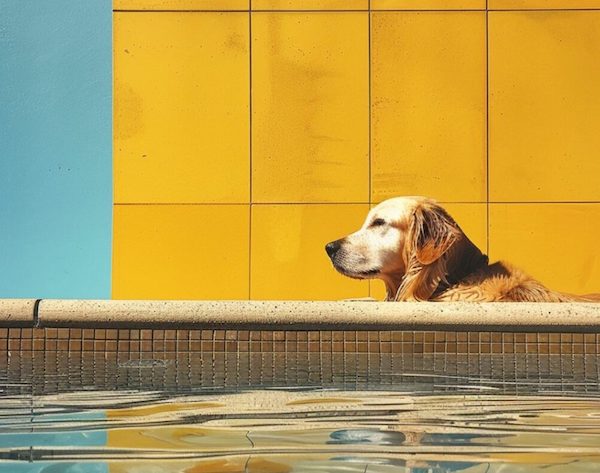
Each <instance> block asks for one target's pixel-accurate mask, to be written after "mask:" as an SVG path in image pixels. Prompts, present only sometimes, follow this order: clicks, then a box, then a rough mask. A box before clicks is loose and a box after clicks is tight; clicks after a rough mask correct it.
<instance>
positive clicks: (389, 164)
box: [372, 12, 486, 202]
mask: <svg viewBox="0 0 600 473" xmlns="http://www.w3.org/2000/svg"><path fill="white" fill-rule="evenodd" d="M485 94H486V46H485V13H483V12H481V13H480V12H440V13H438V12H424V13H420V12H416V13H415V12H376V13H373V14H372V131H373V148H372V199H373V201H376V202H379V201H381V200H384V199H386V198H389V197H393V196H397V195H414V194H417V195H427V196H431V197H434V198H437V199H438V200H440V201H447V202H457V201H463V202H464V201H466V202H469V201H472V202H481V201H485V198H486V96H485Z"/></svg>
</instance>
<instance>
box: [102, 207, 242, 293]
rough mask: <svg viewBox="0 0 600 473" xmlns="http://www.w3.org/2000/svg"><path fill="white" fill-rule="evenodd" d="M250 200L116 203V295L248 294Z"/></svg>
mask: <svg viewBox="0 0 600 473" xmlns="http://www.w3.org/2000/svg"><path fill="white" fill-rule="evenodd" d="M248 239H249V209H248V206H247V205H116V206H115V207H114V237H113V279H112V280H113V298H115V299H247V298H248V286H249V281H248V279H249V278H248V271H249V248H248V246H249V245H248Z"/></svg>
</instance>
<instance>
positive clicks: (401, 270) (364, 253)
mask: <svg viewBox="0 0 600 473" xmlns="http://www.w3.org/2000/svg"><path fill="white" fill-rule="evenodd" d="M325 250H326V251H327V254H328V255H329V258H330V259H331V262H332V263H333V266H334V267H335V269H336V270H337V271H339V272H340V273H342V274H344V275H346V276H349V277H351V278H356V279H372V278H378V279H382V280H383V281H384V283H385V287H386V292H387V297H386V300H387V301H479V302H486V301H487V302H494V301H527V302H565V301H600V295H596V294H593V295H587V296H572V295H569V294H563V293H560V292H556V291H552V290H550V289H548V288H546V287H545V286H544V285H543V284H541V283H540V282H538V281H536V280H535V279H532V278H531V277H529V276H528V275H527V274H525V273H524V272H523V271H521V270H520V269H517V268H515V267H513V266H511V265H509V264H507V263H504V262H496V263H493V264H489V263H488V257H487V256H486V255H484V254H483V253H482V252H481V251H480V250H479V249H478V248H477V247H476V246H475V245H474V244H473V243H472V242H471V240H469V238H468V237H467V236H466V235H465V234H464V232H463V231H462V230H461V229H460V227H459V226H458V224H457V223H456V222H455V221H454V219H453V218H452V217H451V216H450V215H449V214H448V213H447V212H446V211H445V210H444V209H443V208H442V207H441V206H440V205H438V204H437V203H436V202H435V201H433V200H431V199H428V198H425V197H397V198H394V199H389V200H386V201H384V202H382V203H381V204H379V205H377V206H376V207H374V208H373V209H372V210H371V211H370V212H369V214H368V215H367V218H366V220H365V222H364V224H363V226H362V227H361V228H360V229H359V230H358V231H357V232H355V233H352V234H351V235H348V236H347V237H345V238H342V239H339V240H336V241H332V242H330V243H328V244H327V245H326V246H325Z"/></svg>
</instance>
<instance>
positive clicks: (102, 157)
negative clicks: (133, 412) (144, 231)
mask: <svg viewBox="0 0 600 473" xmlns="http://www.w3.org/2000/svg"><path fill="white" fill-rule="evenodd" d="M111 23H112V18H111V0H85V1H73V0H42V1H40V0H0V297H35V298H38V297H39V298H52V297H61V298H63V297H64V298H109V297H110V261H111V237H112V236H111V234H112V221H111V220H112V105H111V104H112V95H111V94H112V91H111V89H112V87H111V82H112V78H111V74H112V30H111V28H112V24H111Z"/></svg>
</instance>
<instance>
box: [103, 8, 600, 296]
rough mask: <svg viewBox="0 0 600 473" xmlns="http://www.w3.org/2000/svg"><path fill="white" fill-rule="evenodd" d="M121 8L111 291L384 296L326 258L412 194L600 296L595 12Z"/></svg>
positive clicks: (555, 276) (536, 269) (551, 276)
mask: <svg viewBox="0 0 600 473" xmlns="http://www.w3.org/2000/svg"><path fill="white" fill-rule="evenodd" d="M486 4H487V5H486ZM114 9H115V13H114V69H115V70H114V97H115V99H114V100H115V103H114V182H115V184H114V186H115V189H114V201H115V206H114V244H113V246H114V250H113V297H115V298H142V299H154V298H157V299H248V298H252V299H342V298H350V297H364V296H368V295H371V296H374V297H377V298H382V297H383V295H384V292H383V285H382V284H380V283H379V282H377V281H372V282H370V283H369V282H368V281H355V280H351V279H348V278H345V277H343V276H341V275H339V274H337V273H336V272H335V271H334V270H333V268H332V267H331V264H330V263H329V260H328V258H327V256H326V254H325V251H324V245H325V244H326V243H327V242H328V241H331V240H333V239H337V238H339V237H341V236H343V235H345V234H347V233H350V232H351V231H353V230H355V229H356V228H358V226H359V225H360V223H361V222H362V220H363V218H364V216H365V215H366V213H367V211H368V209H369V207H371V206H373V205H374V204H376V203H377V202H379V201H381V200H383V199H385V198H388V197H392V196H395V195H406V194H420V195H428V196H432V197H435V198H437V199H438V200H440V201H441V202H443V204H444V206H445V207H446V208H447V209H448V210H449V211H450V213H451V214H452V215H453V216H454V217H455V218H456V220H457V221H458V222H459V224H460V225H461V226H462V227H463V229H464V230H465V231H466V232H467V234H468V235H469V236H470V237H471V239H472V240H473V241H474V242H475V243H476V244H477V245H478V246H479V247H480V248H482V249H483V250H486V251H489V253H490V257H491V258H492V259H497V258H501V259H504V260H508V261H512V262H514V263H515V264H516V265H519V266H521V267H522V268H523V269H525V270H526V271H527V272H529V273H530V274H532V275H533V276H535V277H536V278H538V279H540V280H541V281H542V282H544V283H546V284H547V285H548V286H550V287H552V288H554V289H558V290H563V291H568V292H576V293H577V292H581V293H584V292H600V250H599V249H598V245H597V243H596V242H597V235H598V234H599V233H600V159H598V156H600V133H598V132H597V130H598V123H600V88H599V87H598V86H597V84H599V83H600V62H599V61H598V60H597V58H598V56H599V54H600V33H599V32H600V1H598V0H487V2H486V1H485V0H446V1H439V0H410V1H409V0H348V1H341V0H194V1H193V2H192V1H190V0H114Z"/></svg>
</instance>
